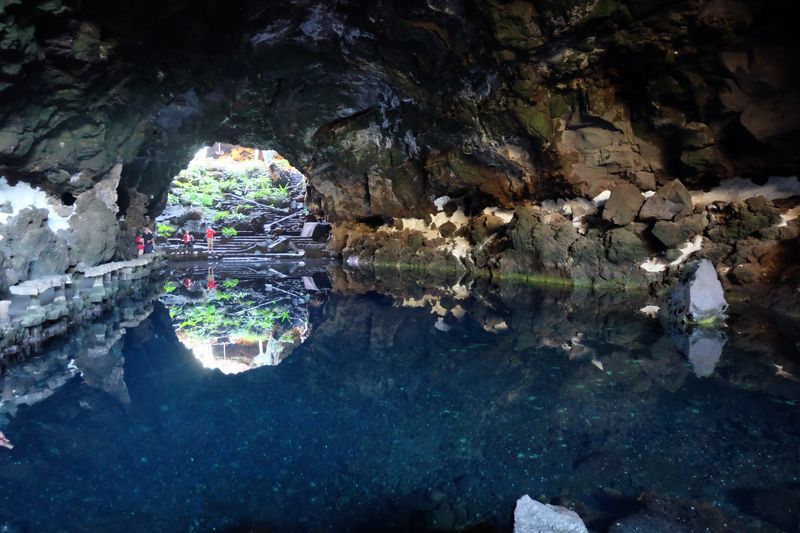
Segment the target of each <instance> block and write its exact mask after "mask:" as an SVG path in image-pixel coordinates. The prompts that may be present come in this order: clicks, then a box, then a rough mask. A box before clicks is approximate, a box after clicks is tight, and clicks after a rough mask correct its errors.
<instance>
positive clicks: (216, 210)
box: [155, 142, 324, 374]
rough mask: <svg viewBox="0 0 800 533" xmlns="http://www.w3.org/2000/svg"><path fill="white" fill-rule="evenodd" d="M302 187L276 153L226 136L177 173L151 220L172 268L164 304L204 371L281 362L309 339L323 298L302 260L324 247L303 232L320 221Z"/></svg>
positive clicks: (298, 175)
mask: <svg viewBox="0 0 800 533" xmlns="http://www.w3.org/2000/svg"><path fill="white" fill-rule="evenodd" d="M305 189H306V178H305V176H304V175H303V174H302V173H301V172H300V171H298V170H297V169H296V168H295V167H294V166H293V165H292V164H291V163H290V162H289V161H287V160H286V159H285V158H284V157H283V156H281V155H280V154H278V153H277V152H276V151H274V150H267V149H260V148H251V147H244V146H239V145H234V144H229V143H224V142H215V143H212V144H210V145H208V146H203V147H201V148H200V149H199V150H198V151H197V152H196V153H195V154H194V156H193V158H192V159H191V161H189V163H188V164H187V166H186V168H185V169H183V170H181V171H180V172H179V173H178V174H177V175H176V176H175V177H174V178H173V180H172V182H171V185H170V188H169V191H168V193H167V199H166V205H165V207H164V209H163V211H162V213H161V214H160V215H159V216H158V217H157V218H156V220H155V222H156V230H157V241H158V242H159V243H160V246H162V247H163V249H164V250H165V251H166V253H167V257H168V258H169V260H170V265H171V268H170V276H169V279H168V280H166V282H165V284H164V288H163V294H162V297H161V301H162V303H164V305H165V306H166V307H167V309H168V310H169V315H170V318H171V320H172V324H173V327H174V329H175V332H176V335H177V337H178V338H179V339H180V341H181V342H182V343H183V344H184V345H185V346H186V347H187V348H189V349H190V350H191V352H192V353H193V354H194V356H195V357H196V358H197V360H198V361H199V362H200V363H201V364H202V365H203V366H204V367H206V368H212V369H219V370H220V371H222V372H223V373H225V374H236V373H240V372H244V371H247V370H250V369H253V368H257V367H260V366H264V365H276V364H278V363H280V362H281V361H283V360H284V359H285V358H286V357H288V355H289V354H290V353H291V351H292V350H293V349H294V347H296V346H298V345H299V344H301V343H302V342H303V341H304V340H305V338H306V337H307V336H308V333H309V328H310V326H309V318H308V304H309V302H311V301H312V299H319V298H323V299H324V295H323V294H322V293H321V292H320V291H319V290H316V291H314V292H313V293H312V292H309V291H307V290H306V288H307V287H308V286H314V285H313V283H312V284H310V285H309V283H308V281H307V279H311V277H310V276H309V275H307V274H309V272H308V271H307V270H305V266H306V264H305V262H302V261H301V260H303V259H305V258H306V257H307V255H314V254H313V251H318V250H320V249H321V248H320V245H321V243H319V242H314V241H313V239H309V237H307V236H304V235H305V233H304V231H303V230H304V228H306V229H307V228H308V226H309V225H311V226H315V225H316V224H317V222H316V217H315V216H313V215H311V214H310V213H309V210H308V209H307V208H306V204H305V198H306V194H305ZM310 221H311V222H310ZM209 232H210V233H209ZM306 233H309V235H311V234H313V231H306ZM315 245H316V248H315ZM322 246H324V244H322ZM312 248H314V250H313V251H311V253H309V250H310V249H312ZM312 297H313V298H312Z"/></svg>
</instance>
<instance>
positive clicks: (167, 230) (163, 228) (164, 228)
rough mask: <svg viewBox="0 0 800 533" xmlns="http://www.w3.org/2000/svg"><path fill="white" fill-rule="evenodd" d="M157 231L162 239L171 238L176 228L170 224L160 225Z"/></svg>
mask: <svg viewBox="0 0 800 533" xmlns="http://www.w3.org/2000/svg"><path fill="white" fill-rule="evenodd" d="M156 231H157V232H158V234H159V235H160V236H162V237H171V236H172V235H173V234H174V233H175V228H174V227H172V226H170V225H169V224H159V225H158V226H157V227H156Z"/></svg>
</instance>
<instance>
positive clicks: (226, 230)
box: [222, 227, 239, 237]
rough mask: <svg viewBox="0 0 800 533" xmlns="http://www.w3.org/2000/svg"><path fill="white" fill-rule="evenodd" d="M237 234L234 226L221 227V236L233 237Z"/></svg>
mask: <svg viewBox="0 0 800 533" xmlns="http://www.w3.org/2000/svg"><path fill="white" fill-rule="evenodd" d="M238 234H239V232H238V231H236V229H235V228H230V227H225V228H222V236H223V237H235V236H237V235H238Z"/></svg>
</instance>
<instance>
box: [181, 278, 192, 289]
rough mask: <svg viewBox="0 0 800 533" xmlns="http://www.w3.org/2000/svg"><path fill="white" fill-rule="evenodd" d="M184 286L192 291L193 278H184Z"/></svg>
mask: <svg viewBox="0 0 800 533" xmlns="http://www.w3.org/2000/svg"><path fill="white" fill-rule="evenodd" d="M183 286H184V287H186V288H187V289H190V288H191V287H192V278H183Z"/></svg>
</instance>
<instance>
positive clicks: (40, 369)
mask: <svg viewBox="0 0 800 533" xmlns="http://www.w3.org/2000/svg"><path fill="white" fill-rule="evenodd" d="M139 288H140V289H142V290H141V292H137V291H133V290H130V291H128V292H126V293H125V294H126V296H125V297H124V298H122V299H121V300H120V301H119V302H118V303H117V304H116V305H115V306H114V307H112V308H111V309H109V310H108V312H107V313H106V314H104V315H102V316H100V318H98V319H97V320H96V321H94V322H88V323H87V324H84V325H81V326H77V327H75V328H72V329H70V330H69V335H64V336H61V337H56V338H53V339H51V340H50V341H48V342H47V343H46V344H45V345H44V348H43V349H42V350H40V351H38V352H37V353H35V354H33V355H32V356H31V357H30V359H26V360H23V361H20V362H15V363H13V364H10V365H9V366H8V367H7V368H5V369H4V370H3V372H2V374H0V426H3V425H4V424H5V423H6V422H7V421H8V419H9V418H11V417H14V416H15V415H16V413H17V409H18V407H19V406H21V405H33V404H36V403H38V402H41V401H42V400H45V399H47V398H48V397H50V396H51V395H52V394H54V393H55V392H56V391H57V390H58V389H60V388H61V387H62V386H63V385H65V384H66V383H67V382H68V381H70V380H71V379H72V378H74V377H75V376H76V374H80V375H81V376H82V379H83V381H84V382H85V383H86V384H87V385H89V386H91V387H96V388H98V389H102V390H104V391H105V392H107V393H108V394H109V395H111V396H113V397H114V398H116V399H117V400H119V401H120V402H122V403H129V402H130V397H129V395H128V389H127V385H126V384H125V380H124V369H123V364H124V362H125V360H124V358H123V357H122V349H121V343H120V340H121V339H122V337H123V335H124V334H125V332H126V330H127V329H128V328H134V327H136V326H137V325H138V324H139V323H140V322H142V321H143V320H144V319H146V318H147V317H148V316H149V315H150V313H151V312H152V310H153V307H152V300H153V299H154V298H155V297H156V294H155V291H157V290H158V285H153V284H151V283H150V282H149V280H145V281H144V282H143V284H142V285H141V286H139ZM99 313H100V309H99V308H98V309H97V310H96V311H95V314H87V315H86V317H85V318H86V319H87V321H88V320H89V319H90V318H91V317H92V316H97V314H99ZM3 362H4V361H0V363H3ZM0 368H2V366H0Z"/></svg>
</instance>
